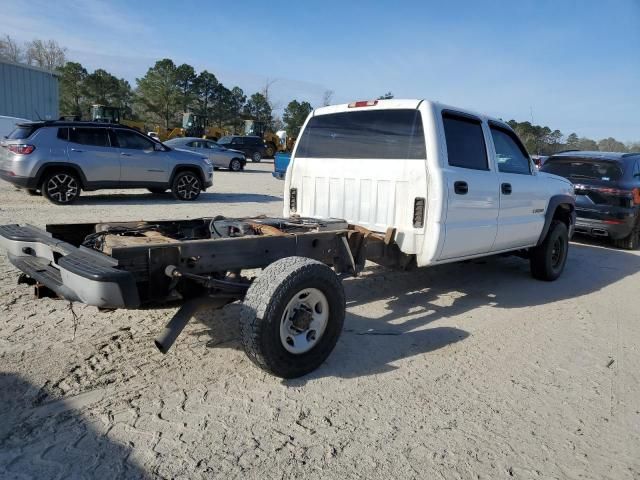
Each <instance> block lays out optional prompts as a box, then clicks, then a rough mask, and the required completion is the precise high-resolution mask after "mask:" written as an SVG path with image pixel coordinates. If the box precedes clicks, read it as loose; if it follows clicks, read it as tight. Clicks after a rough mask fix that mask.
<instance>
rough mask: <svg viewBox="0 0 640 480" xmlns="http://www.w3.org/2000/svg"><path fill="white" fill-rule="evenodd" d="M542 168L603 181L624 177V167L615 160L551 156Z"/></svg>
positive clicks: (567, 176)
mask: <svg viewBox="0 0 640 480" xmlns="http://www.w3.org/2000/svg"><path fill="white" fill-rule="evenodd" d="M540 170H541V171H543V172H547V173H553V174H554V175H560V176H561V177H565V178H573V179H587V180H599V181H602V182H615V181H617V180H620V178H621V177H622V168H620V165H619V164H618V163H617V162H615V161H606V160H596V159H589V158H578V157H573V158H551V159H549V160H547V161H546V162H545V163H544V165H543V166H542V168H541V169H540Z"/></svg>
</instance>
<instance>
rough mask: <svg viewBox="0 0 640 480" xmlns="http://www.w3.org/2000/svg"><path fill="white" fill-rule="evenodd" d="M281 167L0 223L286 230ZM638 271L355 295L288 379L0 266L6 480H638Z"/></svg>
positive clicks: (480, 279)
mask: <svg viewBox="0 0 640 480" xmlns="http://www.w3.org/2000/svg"><path fill="white" fill-rule="evenodd" d="M270 169H271V165H270V164H261V165H257V166H256V165H249V170H251V171H247V172H244V173H237V174H234V173H230V172H222V171H220V172H217V175H216V180H215V182H216V183H215V185H214V187H213V188H212V189H211V192H208V193H206V194H204V195H203V196H202V197H201V199H200V200H199V201H198V202H197V203H195V204H186V203H176V202H174V201H172V200H170V199H166V200H165V199H158V197H154V196H151V195H149V194H146V193H145V192H144V191H128V192H112V191H110V192H99V193H93V194H86V195H85V196H84V197H83V198H82V201H81V202H79V203H78V205H74V206H71V207H57V206H53V205H51V204H48V203H47V202H46V201H45V200H44V199H42V198H41V197H28V196H27V195H26V194H25V193H23V192H18V191H15V190H14V189H13V188H12V187H11V186H9V185H7V184H5V183H1V182H0V183H1V184H0V223H16V222H20V223H24V222H29V223H33V224H36V225H44V224H45V223H47V222H80V221H95V220H96V219H101V220H114V219H116V220H119V219H123V220H124V219H130V220H133V219H141V218H145V219H158V218H184V217H197V216H201V215H207V216H212V215H216V214H225V215H251V214H260V213H264V214H271V215H277V214H279V213H280V210H281V207H280V202H281V196H282V193H281V189H282V182H280V181H277V180H275V179H273V178H272V177H271V175H270V173H269V172H270ZM639 267H640V253H639V252H633V253H630V252H625V251H619V250H614V249H611V248H608V247H607V246H606V245H601V244H596V243H588V242H587V243H575V242H574V243H573V244H572V246H571V252H570V257H569V261H568V264H567V268H566V271H565V274H564V276H563V277H562V278H561V279H560V280H558V281H557V282H555V283H542V282H538V281H535V280H533V279H532V278H531V277H530V276H529V271H528V264H527V263H526V262H525V261H523V260H520V259H517V258H489V259H484V260H481V261H474V262H467V263H462V264H455V265H449V266H446V267H438V268H433V269H426V270H422V271H418V272H413V273H392V272H389V271H385V270H382V269H379V268H376V267H372V268H370V269H368V271H367V272H366V273H365V275H363V277H362V278H359V279H354V280H348V281H346V282H345V288H346V293H347V298H348V312H347V318H346V323H345V329H344V332H343V334H342V337H341V339H340V341H339V342H338V345H337V347H336V349H335V351H334V352H333V354H332V355H331V357H330V358H329V360H328V361H327V362H326V363H325V364H324V365H323V366H322V367H321V368H320V369H319V370H317V371H316V372H314V373H313V374H311V375H309V376H307V377H305V378H302V379H298V380H294V381H282V380H279V379H276V378H273V377H270V376H268V375H265V374H264V373H263V372H261V371H260V370H258V369H257V368H255V367H254V366H253V365H252V364H251V363H250V362H249V361H248V359H247V358H246V357H245V355H244V353H243V352H242V350H241V348H240V345H239V341H238V329H237V325H236V314H237V307H236V306H234V305H231V306H229V307H228V308H226V309H225V310H224V311H222V312H216V313H211V312H208V313H203V314H199V315H198V318H196V319H195V321H193V322H192V323H191V324H190V325H189V326H188V327H187V329H186V330H185V332H184V333H183V334H182V336H181V337H180V338H179V339H178V342H177V344H176V345H175V347H174V349H173V350H172V351H171V352H170V353H169V354H168V355H166V356H163V355H162V354H160V353H159V352H157V351H156V350H155V349H154V347H153V344H152V338H153V337H154V336H155V334H156V333H157V332H158V331H159V330H160V329H161V327H162V326H163V324H164V323H165V322H166V321H167V320H168V319H169V318H170V316H171V313H172V310H168V309H165V310H146V311H114V312H108V313H106V312H105V313H101V312H98V311H97V310H96V309H95V308H92V307H85V306H82V305H77V306H75V308H74V310H75V312H76V313H77V314H78V319H77V322H76V323H75V324H76V326H77V329H76V330H75V334H74V319H73V315H72V313H71V311H70V310H69V308H68V304H67V303H65V302H63V301H59V300H52V299H43V300H39V301H36V300H34V298H33V297H32V295H31V293H32V292H31V289H30V288H29V287H27V286H24V285H20V286H18V285H17V284H16V278H17V271H16V270H15V269H14V268H12V267H11V266H10V264H9V263H8V262H7V260H6V258H5V257H4V256H2V257H0V318H1V320H2V322H0V477H1V478H82V477H91V478H101V479H104V478H116V477H117V478H139V477H145V478H146V477H150V478H260V479H263V478H366V479H377V478H380V479H388V478H416V479H417V478H420V479H427V478H429V479H431V478H464V479H468V478H469V479H470V478H474V479H475V478H478V479H501V478H507V479H510V478H516V479H530V478H535V479H551V478H561V479H565V478H568V479H639V478H640V387H639V382H638V381H639V380H640V355H639V352H638V348H639V347H638V344H639V343H640V322H639V321H638V310H639V308H638V307H639V306H640V300H638V284H639V282H640V273H638V271H639Z"/></svg>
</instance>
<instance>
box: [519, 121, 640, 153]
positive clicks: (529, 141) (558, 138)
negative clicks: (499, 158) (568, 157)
mask: <svg viewBox="0 0 640 480" xmlns="http://www.w3.org/2000/svg"><path fill="white" fill-rule="evenodd" d="M507 123H508V124H509V125H510V126H511V128H513V129H514V130H515V132H516V133H517V134H518V137H520V139H521V140H522V142H523V143H524V145H525V147H526V148H527V151H528V152H529V153H532V154H534V155H553V154H554V153H558V152H561V151H563V150H590V151H601V152H640V142H628V143H626V144H625V143H623V142H621V141H619V140H616V139H615V138H613V137H608V138H603V139H601V140H598V141H596V140H593V139H591V138H586V137H579V136H578V135H577V134H576V133H570V134H569V135H567V136H565V135H564V134H563V133H562V132H561V131H560V130H551V129H550V128H549V127H547V126H541V125H533V124H532V123H531V122H517V121H515V120H509V121H508V122H507Z"/></svg>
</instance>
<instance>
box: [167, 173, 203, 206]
mask: <svg viewBox="0 0 640 480" xmlns="http://www.w3.org/2000/svg"><path fill="white" fill-rule="evenodd" d="M201 191H202V181H201V180H200V176H199V175H198V174H197V173H195V172H192V171H191V170H186V171H184V172H180V173H178V174H177V175H176V176H175V178H174V179H173V182H172V184H171V193H173V196H174V197H175V198H176V199H178V200H182V201H184V202H192V201H194V200H195V199H196V198H198V197H199V196H200V192H201Z"/></svg>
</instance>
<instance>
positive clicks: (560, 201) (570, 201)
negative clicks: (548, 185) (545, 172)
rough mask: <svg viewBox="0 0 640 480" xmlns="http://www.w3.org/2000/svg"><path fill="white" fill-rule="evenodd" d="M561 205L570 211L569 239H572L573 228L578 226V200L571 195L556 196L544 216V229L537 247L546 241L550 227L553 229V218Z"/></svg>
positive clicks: (551, 200)
mask: <svg viewBox="0 0 640 480" xmlns="http://www.w3.org/2000/svg"><path fill="white" fill-rule="evenodd" d="M560 205H566V206H567V208H568V210H569V222H570V224H569V238H571V234H572V232H573V226H574V225H575V224H576V199H575V198H574V197H572V196H571V195H565V194H560V195H554V196H552V197H551V198H550V199H549V204H548V205H547V211H546V212H545V214H544V217H545V218H544V226H543V227H542V233H540V238H538V243H537V245H540V244H541V243H542V242H544V239H545V237H546V236H547V233H548V232H549V227H551V222H552V221H553V216H554V215H555V213H556V209H557V208H558V207H559V206H560Z"/></svg>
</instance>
